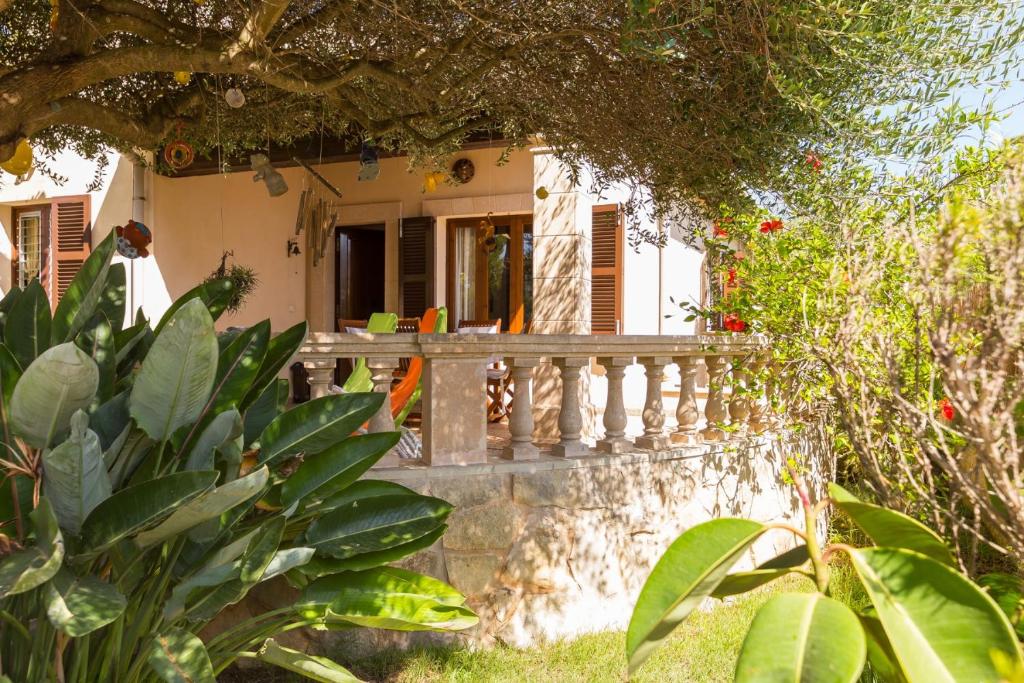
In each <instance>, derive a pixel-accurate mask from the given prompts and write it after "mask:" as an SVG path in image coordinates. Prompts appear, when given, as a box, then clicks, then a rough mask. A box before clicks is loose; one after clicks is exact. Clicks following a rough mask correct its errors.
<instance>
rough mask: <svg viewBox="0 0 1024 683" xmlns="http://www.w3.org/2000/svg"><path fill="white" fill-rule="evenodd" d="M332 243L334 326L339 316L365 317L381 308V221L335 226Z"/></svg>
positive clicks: (382, 227) (383, 252) (383, 256)
mask: <svg viewBox="0 0 1024 683" xmlns="http://www.w3.org/2000/svg"><path fill="white" fill-rule="evenodd" d="M336 246H337V248H336V249H335V258H336V262H335V269H334V272H335V280H334V294H335V296H334V301H335V306H334V325H335V329H337V324H338V320H339V319H347V320H367V319H369V317H370V315H371V314H373V313H380V312H383V311H384V310H385V303H384V301H385V299H384V288H385V280H384V262H385V259H386V250H385V246H384V224H383V223H379V224H372V225H351V226H345V227H341V228H338V229H337V245H336ZM338 331H341V330H338Z"/></svg>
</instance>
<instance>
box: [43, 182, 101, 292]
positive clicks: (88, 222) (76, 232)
mask: <svg viewBox="0 0 1024 683" xmlns="http://www.w3.org/2000/svg"><path fill="white" fill-rule="evenodd" d="M91 249H92V214H91V212H90V206H89V195H80V196H77V197H57V198H55V199H54V200H53V202H52V203H51V204H50V259H49V263H50V272H51V274H52V275H49V276H48V277H46V278H45V279H46V281H47V282H48V283H50V285H51V288H50V290H49V293H50V305H51V306H52V307H54V308H56V307H57V302H59V301H60V299H61V297H63V296H64V292H66V291H68V286H70V285H71V281H72V280H73V279H74V277H75V275H77V274H78V271H79V269H80V268H81V267H82V264H83V263H85V259H86V258H87V257H88V256H89V252H90V251H91ZM41 279H42V278H41Z"/></svg>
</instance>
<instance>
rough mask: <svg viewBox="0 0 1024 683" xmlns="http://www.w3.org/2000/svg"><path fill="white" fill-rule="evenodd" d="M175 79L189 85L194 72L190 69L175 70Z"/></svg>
mask: <svg viewBox="0 0 1024 683" xmlns="http://www.w3.org/2000/svg"><path fill="white" fill-rule="evenodd" d="M174 80H176V81H177V82H178V83H181V84H182V85H188V82H189V81H191V80H192V74H191V73H190V72H188V71H175V72H174Z"/></svg>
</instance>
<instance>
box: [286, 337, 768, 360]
mask: <svg viewBox="0 0 1024 683" xmlns="http://www.w3.org/2000/svg"><path fill="white" fill-rule="evenodd" d="M766 347H767V340H766V339H765V338H764V337H763V336H762V335H749V334H746V335H717V334H704V335H692V334H691V335H639V334H634V335H590V334H415V333H406V334H348V333H344V334H343V333H338V332H312V333H310V334H309V336H308V337H307V338H306V342H305V344H303V345H302V347H300V348H299V354H300V355H301V356H304V357H306V358H316V357H322V358H327V357H329V358H345V357H367V358H394V357H402V358H405V357H409V356H424V357H426V358H445V357H452V356H458V357H463V358H488V357H491V356H503V357H508V358H514V357H520V358H552V357H557V358H591V357H595V356H596V357H602V356H607V357H647V356H658V357H669V358H671V357H676V356H702V355H706V354H708V353H721V354H723V355H744V354H747V353H750V352H752V351H755V350H757V349H760V348H766Z"/></svg>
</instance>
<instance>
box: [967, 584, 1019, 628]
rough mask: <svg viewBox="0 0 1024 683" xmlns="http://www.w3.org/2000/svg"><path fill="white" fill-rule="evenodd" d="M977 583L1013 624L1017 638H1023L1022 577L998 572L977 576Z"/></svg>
mask: <svg viewBox="0 0 1024 683" xmlns="http://www.w3.org/2000/svg"><path fill="white" fill-rule="evenodd" d="M978 585H979V586H981V587H982V588H984V589H985V590H986V591H988V594H989V595H991V596H992V599H993V600H995V601H996V604H997V605H999V609H1001V610H1003V614H1005V615H1006V618H1007V619H1009V620H1010V623H1011V624H1013V628H1014V630H1016V631H1017V637H1018V638H1024V579H1022V578H1021V577H1019V576H1014V575H1012V574H1001V573H998V572H995V573H992V574H985V575H984V576H981V577H979V578H978Z"/></svg>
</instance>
